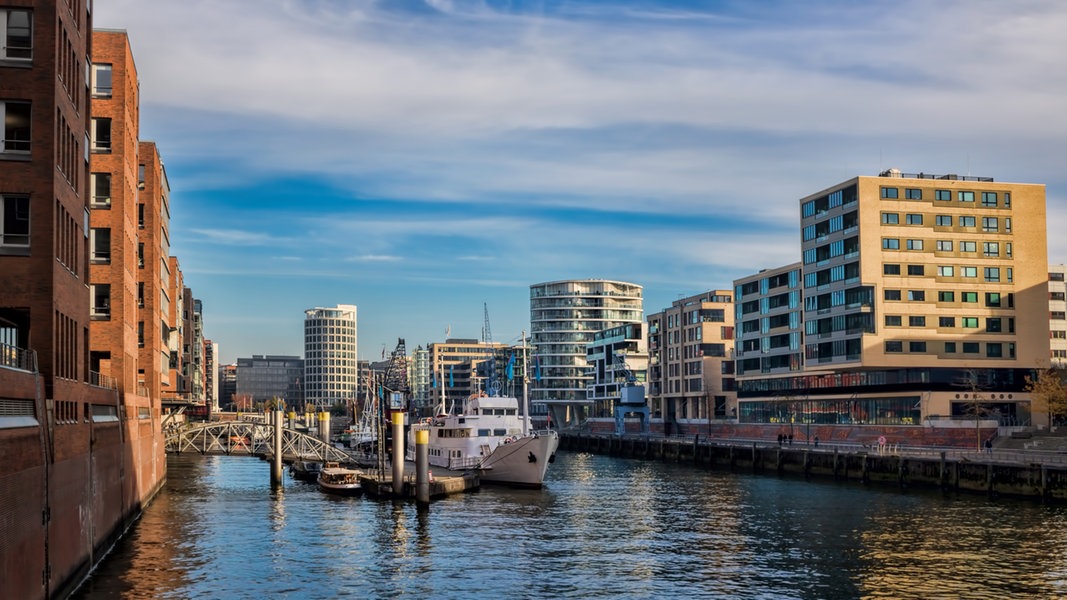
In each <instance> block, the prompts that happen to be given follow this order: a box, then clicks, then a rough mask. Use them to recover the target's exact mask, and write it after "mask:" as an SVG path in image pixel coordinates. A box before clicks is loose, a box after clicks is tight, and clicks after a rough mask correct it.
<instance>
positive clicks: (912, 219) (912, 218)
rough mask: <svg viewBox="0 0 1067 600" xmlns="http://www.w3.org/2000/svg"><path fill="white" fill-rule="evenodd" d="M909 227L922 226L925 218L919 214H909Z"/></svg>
mask: <svg viewBox="0 0 1067 600" xmlns="http://www.w3.org/2000/svg"><path fill="white" fill-rule="evenodd" d="M906 220H907V223H908V225H922V224H923V216H922V215H919V214H908V215H907V217H906Z"/></svg>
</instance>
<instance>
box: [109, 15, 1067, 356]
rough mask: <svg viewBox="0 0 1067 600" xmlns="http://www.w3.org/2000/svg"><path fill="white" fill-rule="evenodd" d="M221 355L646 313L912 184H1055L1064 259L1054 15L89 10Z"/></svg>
mask: <svg viewBox="0 0 1067 600" xmlns="http://www.w3.org/2000/svg"><path fill="white" fill-rule="evenodd" d="M94 11H95V15H94V18H95V23H94V25H95V26H96V27H98V28H115V29H125V30H126V31H127V32H128V34H129V37H130V41H131V45H132V48H133V53H134V59H135V61H136V63H137V68H138V71H139V75H140V84H141V87H140V89H141V137H142V138H143V139H151V140H154V141H156V142H157V144H158V145H159V148H160V151H161V153H162V155H163V158H164V162H165V164H166V168H167V173H168V176H169V179H170V184H171V188H172V193H171V216H172V222H171V251H172V253H173V254H174V255H176V256H177V257H178V259H179V262H180V265H181V268H182V271H183V273H184V275H185V281H186V284H187V285H188V286H189V287H190V288H192V289H193V293H194V295H195V296H196V297H198V298H200V299H201V300H202V301H203V303H204V319H205V333H206V335H207V336H208V337H210V338H211V339H212V340H214V341H216V342H218V343H219V345H220V355H221V359H222V361H223V362H225V363H229V362H233V361H234V360H235V359H236V358H237V357H238V356H242V357H244V356H251V355H252V354H292V355H302V354H303V339H302V335H303V333H302V326H303V311H304V310H305V309H308V308H312V307H316V306H333V305H336V304H339V303H340V304H356V305H357V306H358V307H359V321H360V324H359V354H360V357H361V358H368V359H377V358H379V357H380V356H381V352H382V350H383V348H385V349H387V350H391V349H392V348H393V347H394V345H395V344H396V341H397V338H399V337H403V338H405V339H406V343H407V347H408V349H409V352H410V349H412V348H414V347H415V346H418V345H420V344H426V343H428V342H436V341H443V340H444V337H445V331H446V328H448V327H449V326H451V331H452V335H453V337H468V338H478V337H480V335H481V330H482V323H483V305H487V306H488V312H489V317H490V323H491V328H492V334H493V338H494V340H495V341H498V342H513V341H516V340H517V339H518V337H519V335H520V332H521V331H522V330H523V329H527V330H528V329H529V286H530V285H531V284H534V283H540V282H545V281H555V280H559V279H585V278H601V279H618V280H624V281H630V282H633V283H637V284H640V285H642V286H644V297H645V311H646V313H652V312H657V311H659V310H662V309H663V308H664V307H666V306H669V305H670V303H671V302H672V301H673V300H675V299H677V298H679V297H682V296H686V295H690V294H696V293H699V292H702V291H705V290H708V289H716V288H729V287H730V285H731V282H732V281H733V279H735V278H737V277H741V276H744V275H749V274H751V273H754V272H756V271H758V270H759V269H762V268H769V267H776V266H780V265H783V264H787V263H790V262H794V261H796V260H799V258H800V256H799V247H800V243H799V229H798V225H797V217H798V205H797V200H798V199H799V198H800V197H802V196H805V195H807V194H809V193H813V192H815V191H818V190H820V189H823V188H825V187H827V186H830V185H833V184H835V183H838V182H840V181H843V180H845V179H848V178H850V177H853V176H855V175H876V174H877V173H878V172H879V171H881V170H884V169H887V168H890V167H897V168H900V169H902V170H903V171H905V172H919V171H924V172H927V173H958V174H971V175H981V176H987V177H994V178H995V179H997V180H998V181H1015V182H1033V183H1044V184H1046V185H1047V186H1048V187H1047V193H1048V213H1049V227H1048V229H1049V254H1050V260H1051V262H1064V261H1067V241H1065V240H1064V239H1063V236H1061V235H1059V234H1058V233H1059V232H1061V231H1063V230H1064V226H1065V225H1067V205H1065V203H1064V200H1065V193H1067V168H1065V160H1064V159H1065V157H1067V109H1065V107H1067V37H1064V36H1063V34H1062V32H1063V31H1067V3H1063V2H1059V1H1021V2H1011V3H1005V2H999V1H992V0H990V1H982V0H966V1H947V2H929V1H903V2H899V1H893V2H888V1H885V2H882V1H872V2H852V1H844V0H838V1H833V0H831V1H806V2H784V1H782V2H774V1H767V2H749V1H736V2H718V1H703V2H701V1H690V2H666V1H655V0H646V1H621V0H619V1H612V0H608V1H584V2H583V1H573V0H556V1H547V0H543V1H519V0H511V1H504V0H500V1H489V0H482V1H474V0H471V1H467V0H393V1H389V0H382V1H372V0H349V1H342V0H333V1H328V0H317V1H301V0H227V1H225V2H218V1H215V0H183V1H181V2H164V1H160V0H153V1H145V0H97V1H96V2H94Z"/></svg>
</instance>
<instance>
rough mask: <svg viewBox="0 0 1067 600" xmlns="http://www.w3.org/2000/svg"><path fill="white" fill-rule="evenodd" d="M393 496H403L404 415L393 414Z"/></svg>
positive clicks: (395, 412)
mask: <svg viewBox="0 0 1067 600" xmlns="http://www.w3.org/2000/svg"><path fill="white" fill-rule="evenodd" d="M392 418H393V496H394V497H396V498H400V497H401V496H402V495H403V494H404V413H402V412H400V411H399V410H398V411H394V412H393V417H392Z"/></svg>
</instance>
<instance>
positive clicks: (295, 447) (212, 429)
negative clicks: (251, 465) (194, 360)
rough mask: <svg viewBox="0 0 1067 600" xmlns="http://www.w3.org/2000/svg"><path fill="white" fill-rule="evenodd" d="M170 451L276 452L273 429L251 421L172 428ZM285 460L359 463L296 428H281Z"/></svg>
mask: <svg viewBox="0 0 1067 600" xmlns="http://www.w3.org/2000/svg"><path fill="white" fill-rule="evenodd" d="M166 440H167V446H166V449H167V452H169V453H175V454H181V453H182V452H199V453H200V454H232V455H248V456H260V457H263V456H270V455H272V454H273V452H274V450H273V449H274V426H273V425H267V424H264V423H256V422H252V421H220V422H214V423H196V424H192V425H185V426H182V427H171V428H169V429H168V431H167V437H166ZM282 460H284V461H288V462H291V461H296V460H310V461H316V462H326V461H336V462H340V463H351V462H356V460H355V457H353V456H352V455H350V454H348V453H347V452H345V451H344V450H341V449H340V448H336V447H334V446H332V445H330V444H327V443H326V442H323V441H322V440H320V439H318V438H316V437H313V436H310V435H307V434H306V433H302V432H299V431H296V430H293V429H287V428H282Z"/></svg>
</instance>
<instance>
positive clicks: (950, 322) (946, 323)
mask: <svg viewBox="0 0 1067 600" xmlns="http://www.w3.org/2000/svg"><path fill="white" fill-rule="evenodd" d="M937 326H938V327H955V326H956V317H938V318H937Z"/></svg>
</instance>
